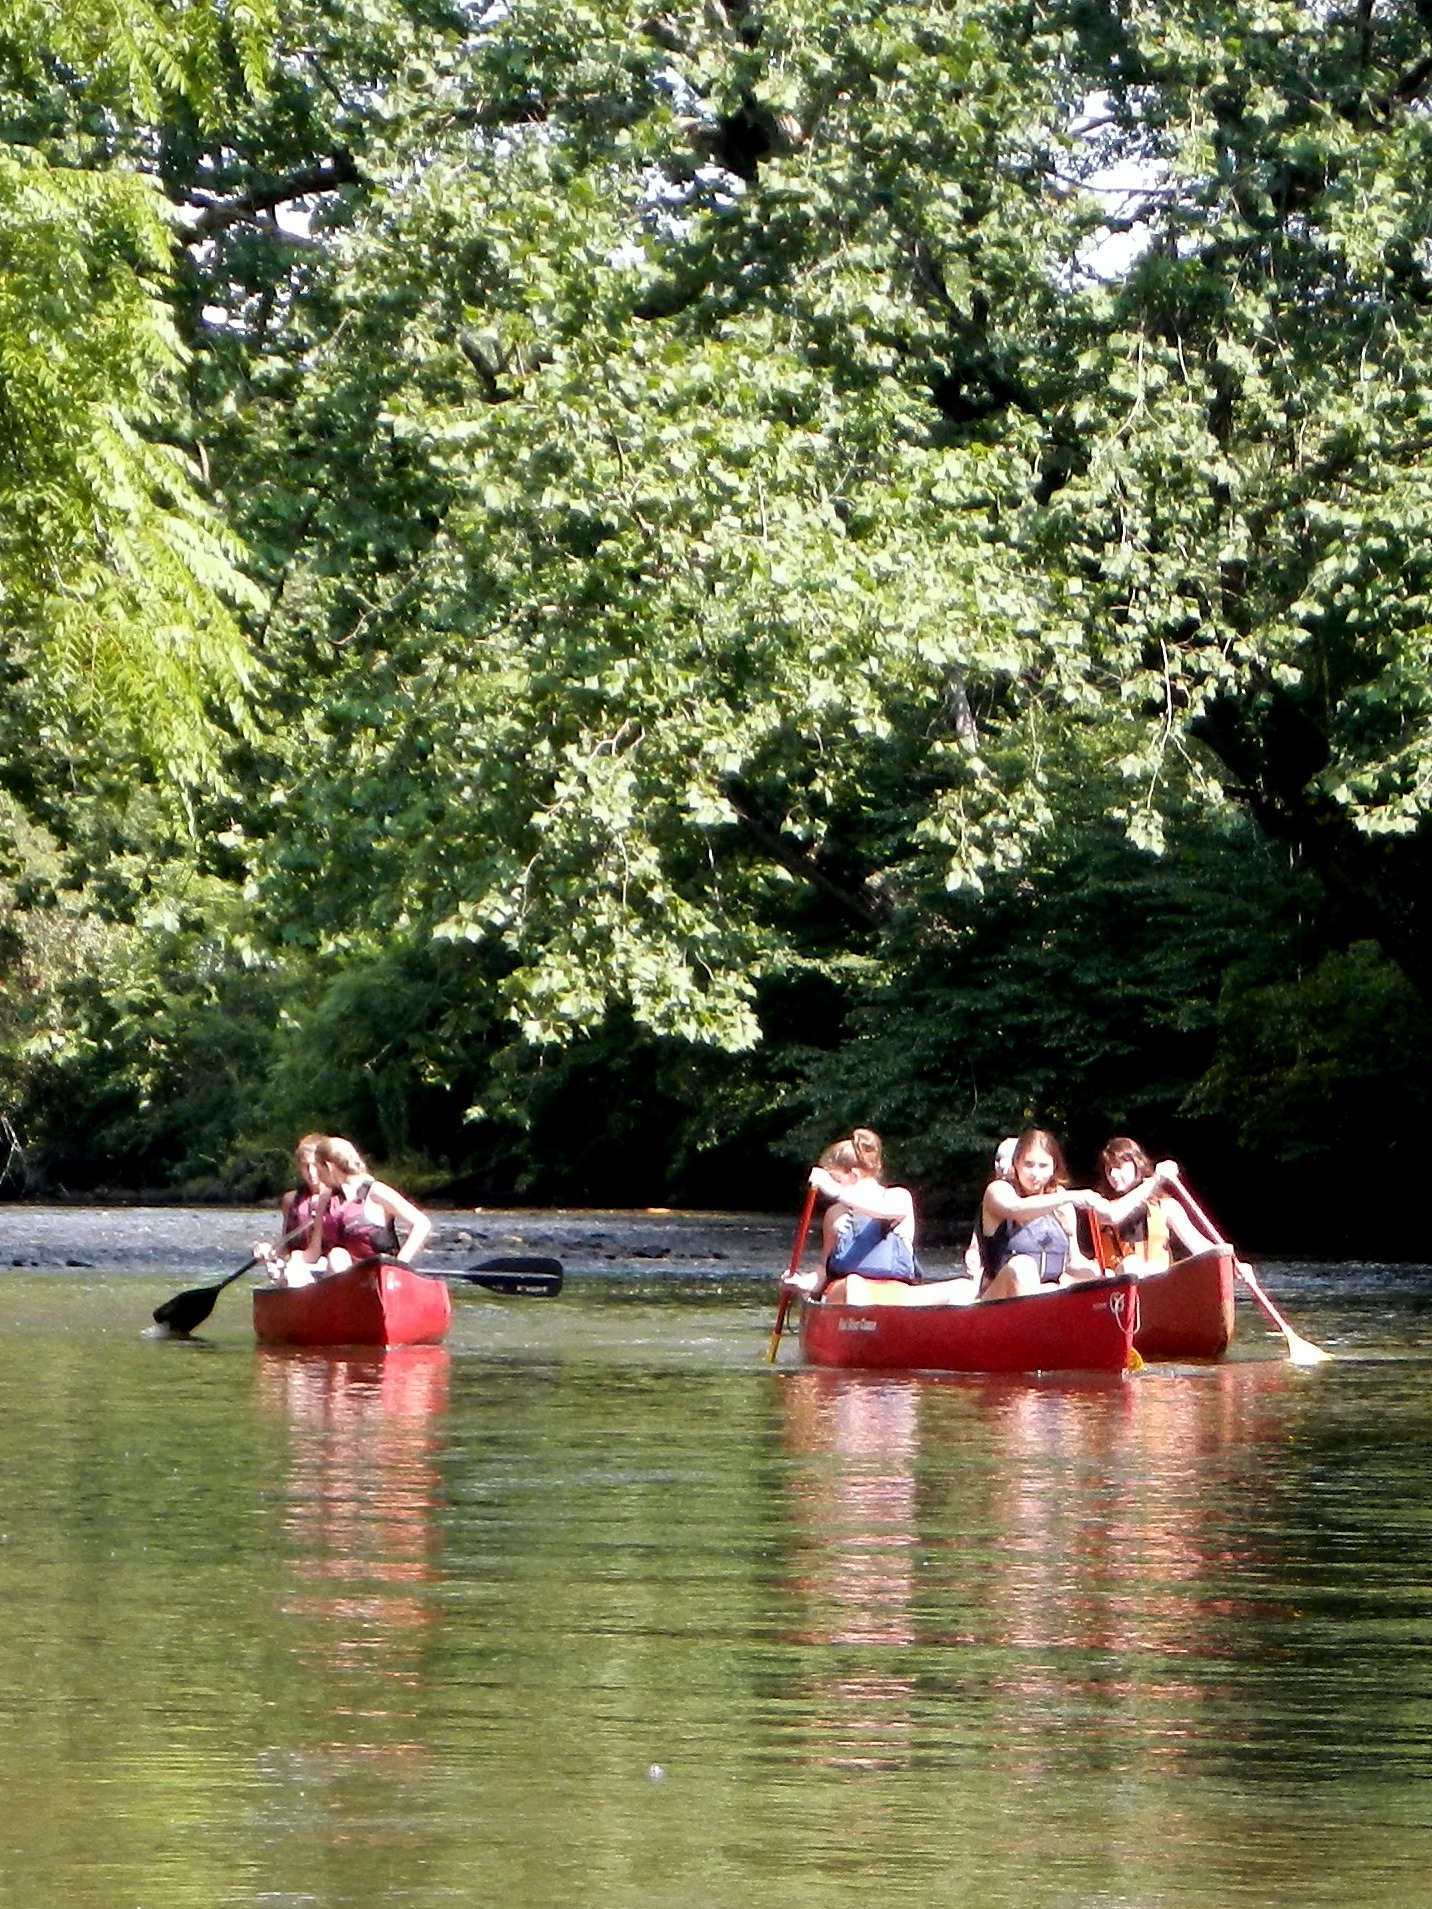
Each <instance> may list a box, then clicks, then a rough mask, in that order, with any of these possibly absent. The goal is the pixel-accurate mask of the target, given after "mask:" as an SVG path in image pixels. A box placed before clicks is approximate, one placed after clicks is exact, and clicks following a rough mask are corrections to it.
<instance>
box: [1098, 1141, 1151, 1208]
mask: <svg viewBox="0 0 1432 1909" xmlns="http://www.w3.org/2000/svg"><path fill="white" fill-rule="evenodd" d="M1125 1160H1132V1161H1133V1163H1134V1165H1135V1166H1136V1167H1137V1168H1138V1170H1139V1178H1140V1179H1141V1180H1147V1179H1148V1177H1149V1175H1150V1174H1151V1173H1152V1172H1153V1170H1154V1163H1153V1161H1152V1160H1150V1158H1149V1156H1148V1155H1147V1154H1146V1153H1145V1152H1144V1150H1143V1148H1142V1147H1141V1146H1140V1145H1139V1143H1138V1141H1137V1140H1130V1138H1129V1136H1128V1135H1127V1134H1117V1135H1116V1136H1115V1137H1114V1139H1112V1140H1111V1141H1110V1142H1109V1144H1108V1146H1106V1147H1105V1149H1104V1151H1103V1152H1102V1153H1101V1154H1100V1155H1099V1183H1100V1187H1101V1188H1102V1190H1103V1191H1104V1192H1105V1193H1109V1192H1112V1190H1113V1189H1112V1188H1111V1187H1110V1185H1109V1175H1110V1173H1112V1171H1113V1170H1114V1168H1115V1167H1117V1166H1121V1165H1122V1164H1123V1162H1124V1161H1125Z"/></svg>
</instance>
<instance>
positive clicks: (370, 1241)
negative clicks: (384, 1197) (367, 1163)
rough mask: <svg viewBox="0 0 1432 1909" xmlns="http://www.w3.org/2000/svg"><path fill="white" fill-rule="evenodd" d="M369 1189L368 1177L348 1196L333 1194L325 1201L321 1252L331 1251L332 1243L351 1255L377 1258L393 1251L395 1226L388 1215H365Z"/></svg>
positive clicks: (395, 1246) (396, 1230) (395, 1249)
mask: <svg viewBox="0 0 1432 1909" xmlns="http://www.w3.org/2000/svg"><path fill="white" fill-rule="evenodd" d="M372 1190H373V1182H372V1181H371V1180H360V1181H359V1182H358V1190H357V1191H356V1192H355V1193H354V1195H353V1197H352V1199H351V1200H340V1199H339V1198H338V1197H337V1195H336V1194H335V1196H334V1197H333V1198H332V1199H331V1200H330V1201H329V1202H328V1206H327V1209H326V1210H325V1212H324V1215H323V1250H324V1252H325V1253H331V1252H332V1251H333V1248H334V1247H335V1246H341V1247H343V1248H344V1249H345V1251H347V1252H349V1253H351V1254H352V1255H353V1257H354V1259H378V1258H380V1257H381V1256H383V1255H384V1254H389V1253H396V1252H397V1250H398V1229H397V1227H395V1226H394V1224H393V1221H392V1217H391V1215H389V1214H386V1213H385V1214H384V1215H383V1217H382V1219H381V1220H374V1219H370V1218H369V1217H368V1213H367V1206H368V1195H369V1194H370V1193H371V1192H372Z"/></svg>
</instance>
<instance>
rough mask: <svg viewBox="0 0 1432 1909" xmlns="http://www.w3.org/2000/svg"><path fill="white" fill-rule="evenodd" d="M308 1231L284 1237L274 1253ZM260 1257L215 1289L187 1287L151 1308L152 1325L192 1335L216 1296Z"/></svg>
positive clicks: (304, 1228) (301, 1229)
mask: <svg viewBox="0 0 1432 1909" xmlns="http://www.w3.org/2000/svg"><path fill="white" fill-rule="evenodd" d="M308 1230H309V1228H308V1226H300V1227H298V1228H296V1229H295V1231H294V1232H292V1233H285V1234H284V1236H283V1238H282V1239H281V1240H280V1241H279V1242H278V1245H277V1246H276V1247H275V1248H274V1251H275V1252H281V1251H282V1250H283V1248H284V1247H285V1246H292V1245H293V1243H294V1241H295V1240H299V1239H302V1238H303V1236H304V1234H305V1233H307V1232H308ZM263 1257H264V1255H263V1254H262V1253H255V1254H254V1256H253V1258H252V1259H246V1260H245V1261H244V1263H243V1265H242V1266H240V1267H239V1269H238V1271H237V1272H234V1273H230V1274H229V1275H228V1276H227V1278H224V1279H221V1280H220V1281H219V1283H218V1285H217V1286H190V1287H189V1288H188V1290H187V1291H186V1292H182V1293H175V1295H174V1297H173V1298H172V1299H166V1300H165V1301H164V1304H163V1305H162V1306H156V1307H155V1308H154V1323H155V1325H156V1326H168V1328H169V1330H170V1331H171V1332H192V1331H193V1330H194V1328H195V1326H202V1325H203V1323H204V1321H205V1320H206V1319H207V1318H208V1317H209V1314H210V1313H211V1312H212V1311H213V1310H214V1306H215V1303H216V1301H217V1300H218V1297H219V1294H220V1293H221V1292H222V1291H223V1290H224V1288H225V1286H232V1285H233V1283H234V1281H235V1280H236V1279H242V1278H243V1276H244V1274H245V1273H246V1272H248V1271H249V1269H250V1268H251V1267H253V1266H257V1265H258V1263H259V1261H260V1260H261V1259H262V1258H263Z"/></svg>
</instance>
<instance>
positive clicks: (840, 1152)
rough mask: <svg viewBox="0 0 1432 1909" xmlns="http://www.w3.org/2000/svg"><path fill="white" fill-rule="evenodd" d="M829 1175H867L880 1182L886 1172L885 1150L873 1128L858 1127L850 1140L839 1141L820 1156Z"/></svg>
mask: <svg viewBox="0 0 1432 1909" xmlns="http://www.w3.org/2000/svg"><path fill="white" fill-rule="evenodd" d="M819 1164H820V1165H821V1166H823V1167H824V1168H825V1170H826V1172H827V1173H830V1172H836V1173H865V1174H868V1175H869V1176H870V1178H871V1179H872V1180H878V1179H880V1177H881V1176H882V1174H883V1173H884V1172H885V1148H884V1145H883V1144H882V1142H881V1139H880V1136H879V1134H878V1133H876V1132H875V1130H874V1128H872V1127H857V1128H856V1129H855V1131H854V1132H853V1133H852V1134H851V1136H850V1138H849V1139H848V1140H837V1141H836V1142H835V1143H834V1145H833V1146H829V1147H827V1148H826V1150H825V1152H824V1153H823V1154H822V1155H821V1156H820V1161H819Z"/></svg>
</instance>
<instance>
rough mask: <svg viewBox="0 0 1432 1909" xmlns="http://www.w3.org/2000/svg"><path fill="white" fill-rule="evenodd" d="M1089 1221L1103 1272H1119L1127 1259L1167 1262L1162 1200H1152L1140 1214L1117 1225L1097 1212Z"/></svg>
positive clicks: (1095, 1255) (1142, 1263)
mask: <svg viewBox="0 0 1432 1909" xmlns="http://www.w3.org/2000/svg"><path fill="white" fill-rule="evenodd" d="M1089 1221H1090V1225H1091V1227H1092V1229H1093V1234H1094V1257H1095V1259H1097V1260H1098V1262H1099V1265H1100V1267H1101V1268H1102V1269H1103V1271H1104V1272H1106V1273H1116V1272H1118V1270H1119V1268H1120V1267H1121V1266H1122V1265H1123V1263H1124V1261H1125V1260H1133V1261H1134V1262H1135V1263H1136V1264H1137V1265H1147V1264H1149V1263H1150V1262H1151V1261H1152V1262H1155V1263H1157V1264H1158V1265H1161V1266H1164V1265H1167V1264H1168V1260H1169V1250H1168V1221H1167V1220H1166V1219H1165V1218H1164V1210H1163V1201H1162V1200H1158V1199H1154V1200H1150V1201H1149V1204H1148V1205H1147V1207H1145V1208H1144V1210H1143V1211H1142V1212H1141V1213H1131V1214H1130V1215H1129V1217H1128V1218H1127V1219H1126V1220H1121V1221H1120V1223H1119V1225H1118V1226H1116V1227H1114V1226H1110V1225H1109V1222H1108V1221H1107V1220H1101V1219H1100V1218H1099V1217H1098V1215H1097V1214H1090V1216H1089Z"/></svg>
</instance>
